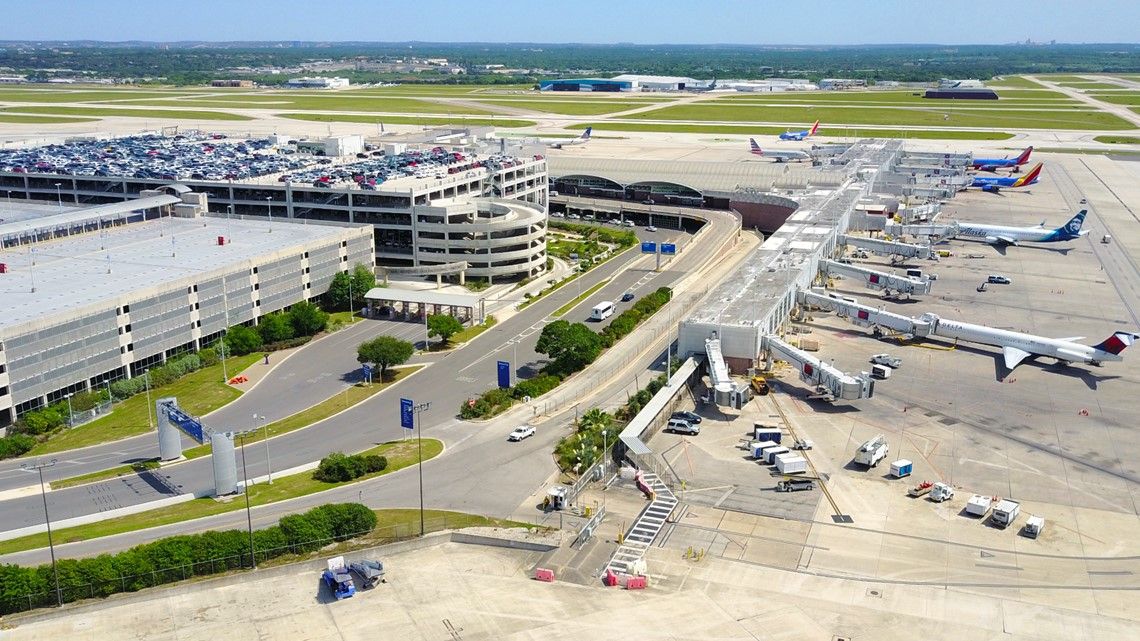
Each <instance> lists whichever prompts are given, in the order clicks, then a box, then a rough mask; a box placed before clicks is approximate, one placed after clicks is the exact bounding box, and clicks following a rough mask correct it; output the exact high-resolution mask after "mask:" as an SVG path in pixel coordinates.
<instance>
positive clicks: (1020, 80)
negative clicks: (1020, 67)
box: [986, 76, 1045, 93]
mask: <svg viewBox="0 0 1140 641" xmlns="http://www.w3.org/2000/svg"><path fill="white" fill-rule="evenodd" d="M986 86H988V87H993V88H995V89H999V88H1001V87H1017V88H1020V89H1044V88H1045V85H1043V84H1041V83H1039V82H1034V81H1033V80H1030V79H1029V78H1026V77H1024V76H1005V77H1003V78H1002V79H1001V80H990V81H988V82H986ZM1002 93H1005V92H1002Z"/></svg>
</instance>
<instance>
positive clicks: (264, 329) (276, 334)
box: [257, 313, 293, 343]
mask: <svg viewBox="0 0 1140 641" xmlns="http://www.w3.org/2000/svg"><path fill="white" fill-rule="evenodd" d="M257 333H258V334H260V335H261V340H262V341H264V342H266V343H277V342H280V341H287V340H289V339H290V338H293V324H292V323H291V322H290V321H289V317H288V316H286V315H285V314H281V313H276V314H266V315H265V316H263V317H262V319H261V321H260V322H258V324H257Z"/></svg>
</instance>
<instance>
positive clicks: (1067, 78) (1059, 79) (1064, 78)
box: [1035, 74, 1088, 84]
mask: <svg viewBox="0 0 1140 641" xmlns="http://www.w3.org/2000/svg"><path fill="white" fill-rule="evenodd" d="M1035 75H1036V76H1037V77H1038V78H1040V79H1042V80H1044V81H1045V82H1055V83H1057V84H1061V83H1065V82H1088V79H1087V78H1085V77H1084V76H1076V75H1065V74H1035Z"/></svg>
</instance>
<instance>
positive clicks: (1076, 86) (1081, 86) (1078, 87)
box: [1057, 82, 1121, 89]
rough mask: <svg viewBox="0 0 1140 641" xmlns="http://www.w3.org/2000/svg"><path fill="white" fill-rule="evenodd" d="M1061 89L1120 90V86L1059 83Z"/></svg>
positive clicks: (1096, 83) (1098, 83)
mask: <svg viewBox="0 0 1140 641" xmlns="http://www.w3.org/2000/svg"><path fill="white" fill-rule="evenodd" d="M1057 84H1059V85H1061V86H1062V87H1069V88H1072V89H1120V88H1121V86H1120V85H1116V84H1113V83H1111V82H1060V83H1057Z"/></svg>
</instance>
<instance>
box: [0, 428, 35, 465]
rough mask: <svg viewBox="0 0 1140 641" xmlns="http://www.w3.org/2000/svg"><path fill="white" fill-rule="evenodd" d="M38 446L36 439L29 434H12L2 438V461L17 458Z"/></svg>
mask: <svg viewBox="0 0 1140 641" xmlns="http://www.w3.org/2000/svg"><path fill="white" fill-rule="evenodd" d="M35 446H36V439H35V438H33V437H31V436H28V435H27V434H12V435H11V436H5V437H4V438H0V459H6V458H15V457H17V456H20V455H21V454H26V453H27V452H28V451H30V450H31V449H32V448H33V447H35Z"/></svg>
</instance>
